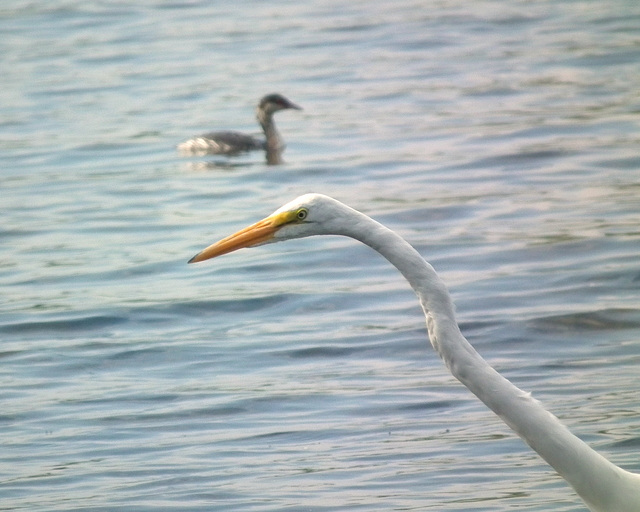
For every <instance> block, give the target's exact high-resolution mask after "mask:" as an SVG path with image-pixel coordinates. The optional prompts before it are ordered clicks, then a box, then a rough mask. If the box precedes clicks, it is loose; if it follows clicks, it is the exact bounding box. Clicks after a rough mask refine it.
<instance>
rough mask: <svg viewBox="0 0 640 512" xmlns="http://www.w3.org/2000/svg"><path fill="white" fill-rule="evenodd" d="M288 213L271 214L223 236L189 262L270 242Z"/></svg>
mask: <svg viewBox="0 0 640 512" xmlns="http://www.w3.org/2000/svg"><path fill="white" fill-rule="evenodd" d="M287 213H288V212H287ZM287 213H281V214H277V215H271V216H269V217H267V218H266V219H263V220H261V221H259V222H256V223H255V224H252V225H251V226H249V227H246V228H244V229H241V230H240V231H238V232H237V233H234V234H233V235H230V236H228V237H226V238H223V239H222V240H220V241H219V242H216V243H215V244H212V245H210V246H209V247H207V248H206V249H203V250H202V251H200V252H199V253H198V254H196V255H195V256H194V257H193V258H191V259H190V260H189V263H198V262H199V261H204V260H208V259H210V258H215V257H216V256H222V255H223V254H227V253H229V252H233V251H237V250H238V249H242V248H244V247H253V246H255V245H260V244H263V243H265V242H268V241H269V240H271V238H273V235H274V233H275V232H276V231H277V230H278V229H279V228H280V226H282V224H284V223H285V222H287V220H288V219H289V215H287Z"/></svg>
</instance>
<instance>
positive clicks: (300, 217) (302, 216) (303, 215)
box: [296, 208, 309, 220]
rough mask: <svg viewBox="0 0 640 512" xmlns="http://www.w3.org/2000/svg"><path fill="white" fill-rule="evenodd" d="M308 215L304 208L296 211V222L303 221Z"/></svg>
mask: <svg viewBox="0 0 640 512" xmlns="http://www.w3.org/2000/svg"><path fill="white" fill-rule="evenodd" d="M308 214H309V212H308V211H307V209H306V208H300V209H299V210H298V213H296V219H298V220H304V219H306V218H307V215H308Z"/></svg>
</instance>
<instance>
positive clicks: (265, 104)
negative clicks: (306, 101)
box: [258, 94, 302, 114]
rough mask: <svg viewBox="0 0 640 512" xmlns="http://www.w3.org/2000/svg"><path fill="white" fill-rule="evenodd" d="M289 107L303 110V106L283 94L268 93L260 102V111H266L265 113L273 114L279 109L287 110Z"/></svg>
mask: <svg viewBox="0 0 640 512" xmlns="http://www.w3.org/2000/svg"><path fill="white" fill-rule="evenodd" d="M287 108H292V109H295V110H302V107H299V106H298V105H296V104H295V103H293V102H292V101H290V100H288V99H287V98H285V97H284V96H282V94H267V95H266V96H264V97H263V98H262V99H261V100H260V104H259V105H258V111H259V112H260V111H261V112H264V113H265V114H273V113H274V112H277V111H278V110H285V109H287Z"/></svg>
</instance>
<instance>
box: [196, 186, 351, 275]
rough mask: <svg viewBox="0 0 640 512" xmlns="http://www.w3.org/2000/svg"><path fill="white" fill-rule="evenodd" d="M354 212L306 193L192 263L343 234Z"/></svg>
mask: <svg viewBox="0 0 640 512" xmlns="http://www.w3.org/2000/svg"><path fill="white" fill-rule="evenodd" d="M353 213H355V210H352V209H351V208H349V207H348V206H346V205H344V204H342V203H340V202H339V201H336V200H335V199H332V198H331V197H328V196H324V195H321V194H305V195H303V196H300V197H298V198H297V199H294V200H293V201H291V202H290V203H287V204H285V205H284V206H282V207H281V208H279V209H278V210H276V211H275V212H274V213H272V214H271V215H269V216H268V217H266V218H264V219H262V220H261V221H258V222H256V223H255V224H252V225H251V226H248V227H246V228H244V229H241V230H240V231H238V232H237V233H234V234H233V235H230V236H228V237H226V238H223V239H222V240H220V241H219V242H216V243H215V244H213V245H210V246H209V247H207V248H206V249H204V250H202V251H200V252H199V253H198V254H196V255H195V256H194V257H193V258H191V259H190V260H189V263H197V262H199V261H204V260H208V259H209V258H215V257H216V256H222V255H223V254H227V253H229V252H233V251H236V250H238V249H242V248H244V247H256V246H258V245H264V244H269V243H274V242H280V241H283V240H290V239H292V238H304V237H307V236H313V235H344V234H348V232H347V231H348V230H346V229H345V227H346V226H348V224H349V223H348V222H346V221H345V219H344V217H345V216H346V215H349V214H351V215H352V214H353Z"/></svg>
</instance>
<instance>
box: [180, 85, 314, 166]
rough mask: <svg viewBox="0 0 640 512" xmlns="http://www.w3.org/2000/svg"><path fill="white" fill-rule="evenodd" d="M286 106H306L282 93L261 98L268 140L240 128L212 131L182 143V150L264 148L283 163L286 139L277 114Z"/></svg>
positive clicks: (260, 114)
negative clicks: (283, 139) (294, 101)
mask: <svg viewBox="0 0 640 512" xmlns="http://www.w3.org/2000/svg"><path fill="white" fill-rule="evenodd" d="M285 109H295V110H302V108H301V107H299V106H298V105H296V104H295V103H293V102H292V101H290V100H288V99H287V98H285V97H284V96H282V95H281V94H267V95H266V96H264V97H263V98H262V99H261V100H260V103H259V104H258V107H257V108H256V117H257V119H258V122H259V123H260V126H262V130H263V131H264V135H265V137H266V140H265V139H260V138H256V137H253V136H252V135H248V134H245V133H240V132H211V133H205V134H204V135H199V136H197V137H194V138H192V139H189V140H187V141H185V142H183V143H181V144H178V151H179V152H180V153H182V154H184V155H195V156H202V155H226V156H235V155H239V154H241V153H246V152H248V151H258V150H263V151H266V152H267V161H268V162H269V163H280V155H281V154H282V151H283V150H284V142H283V141H282V138H281V137H280V134H279V133H278V130H276V125H275V123H274V122H273V114H275V113H276V112H278V111H279V110H285Z"/></svg>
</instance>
